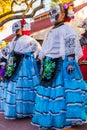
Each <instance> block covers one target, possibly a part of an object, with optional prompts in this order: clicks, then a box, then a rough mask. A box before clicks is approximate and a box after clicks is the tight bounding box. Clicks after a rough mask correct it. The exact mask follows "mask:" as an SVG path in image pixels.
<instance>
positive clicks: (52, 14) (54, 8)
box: [50, 6, 60, 22]
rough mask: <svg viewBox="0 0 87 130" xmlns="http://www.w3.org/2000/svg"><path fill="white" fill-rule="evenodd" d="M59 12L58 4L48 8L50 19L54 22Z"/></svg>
mask: <svg viewBox="0 0 87 130" xmlns="http://www.w3.org/2000/svg"><path fill="white" fill-rule="evenodd" d="M59 14H60V6H52V7H51V8H50V19H51V21H52V22H56V21H57V19H58V16H59Z"/></svg>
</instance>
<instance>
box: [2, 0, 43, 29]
mask: <svg viewBox="0 0 87 130" xmlns="http://www.w3.org/2000/svg"><path fill="white" fill-rule="evenodd" d="M37 1H38V0H0V10H1V11H0V27H2V26H3V25H4V24H5V23H6V22H8V21H10V20H14V19H20V18H32V17H33V16H34V15H35V13H36V12H37V11H38V10H40V9H41V8H44V3H43V0H40V4H39V5H38V6H35V5H34V4H35V2H37ZM34 6H35V7H34ZM15 8H16V10H15ZM32 8H33V9H32Z"/></svg>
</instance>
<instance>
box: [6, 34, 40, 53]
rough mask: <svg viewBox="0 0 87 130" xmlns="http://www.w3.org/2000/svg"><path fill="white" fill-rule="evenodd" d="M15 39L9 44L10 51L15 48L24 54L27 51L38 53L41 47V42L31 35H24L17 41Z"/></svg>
mask: <svg viewBox="0 0 87 130" xmlns="http://www.w3.org/2000/svg"><path fill="white" fill-rule="evenodd" d="M14 39H15V38H14ZM14 39H13V40H12V42H10V43H8V45H7V48H8V49H9V52H11V51H12V50H14V51H15V52H19V53H22V54H25V53H26V52H35V53H37V52H38V51H40V49H41V46H40V44H39V43H38V42H37V41H36V40H35V39H34V38H32V37H30V36H27V35H23V36H21V37H20V38H18V40H16V41H15V40H14Z"/></svg>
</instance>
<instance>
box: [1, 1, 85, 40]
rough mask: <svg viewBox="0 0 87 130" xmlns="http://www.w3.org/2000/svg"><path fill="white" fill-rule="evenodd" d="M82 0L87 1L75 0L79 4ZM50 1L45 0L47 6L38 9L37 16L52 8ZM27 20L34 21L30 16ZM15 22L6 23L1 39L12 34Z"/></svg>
mask: <svg viewBox="0 0 87 130" xmlns="http://www.w3.org/2000/svg"><path fill="white" fill-rule="evenodd" d="M82 1H87V0H75V4H76V5H78V3H79V4H80V3H82ZM39 2H40V0H38V1H37V2H36V3H35V5H38V4H39ZM50 2H51V0H44V4H45V8H44V9H41V10H39V11H37V12H36V14H35V16H36V15H38V14H40V13H42V12H45V11H47V10H49V8H50ZM26 21H27V22H32V19H31V18H29V19H26ZM14 22H15V20H13V21H10V22H8V23H6V24H5V25H4V27H5V29H4V30H3V31H2V32H0V40H3V39H4V38H6V37H8V36H9V35H11V34H12V24H13V23H14Z"/></svg>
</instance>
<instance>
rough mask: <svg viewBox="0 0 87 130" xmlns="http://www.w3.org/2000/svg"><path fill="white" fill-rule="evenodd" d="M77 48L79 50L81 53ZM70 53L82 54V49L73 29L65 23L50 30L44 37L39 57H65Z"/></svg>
mask: <svg viewBox="0 0 87 130" xmlns="http://www.w3.org/2000/svg"><path fill="white" fill-rule="evenodd" d="M77 50H79V54H78V51H77ZM69 54H76V55H80V57H81V56H82V49H81V46H80V44H79V43H78V40H77V35H76V33H75V32H74V31H73V29H72V28H71V27H70V26H68V25H66V24H65V25H62V26H59V27H57V28H54V29H52V30H50V31H49V32H48V33H47V34H46V36H45V38H44V41H43V44H42V48H41V51H40V53H39V58H40V59H43V58H44V57H45V56H49V57H51V58H59V57H63V58H64V57H65V55H69Z"/></svg>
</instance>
